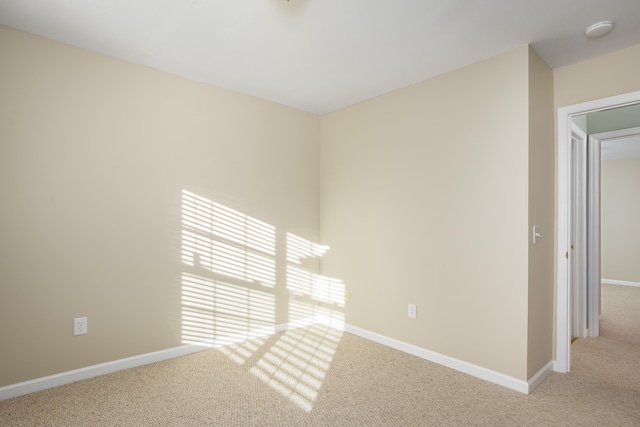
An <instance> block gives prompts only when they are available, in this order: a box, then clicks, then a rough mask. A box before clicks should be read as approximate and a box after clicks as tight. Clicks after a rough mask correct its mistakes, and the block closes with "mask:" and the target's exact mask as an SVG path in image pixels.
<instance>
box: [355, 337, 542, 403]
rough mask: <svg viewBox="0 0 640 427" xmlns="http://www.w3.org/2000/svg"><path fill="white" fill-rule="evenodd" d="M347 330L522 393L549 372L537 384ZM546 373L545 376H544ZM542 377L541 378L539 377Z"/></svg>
mask: <svg viewBox="0 0 640 427" xmlns="http://www.w3.org/2000/svg"><path fill="white" fill-rule="evenodd" d="M345 331H346V332H349V333H351V334H353V335H357V336H359V337H362V338H365V339H368V340H370V341H374V342H377V343H379V344H382V345H386V346H387V347H391V348H395V349H396V350H400V351H403V352H405V353H409V354H412V355H414V356H416V357H419V358H421V359H425V360H428V361H430V362H434V363H437V364H439V365H442V366H446V367H448V368H452V369H455V370H456V371H460V372H463V373H465V374H469V375H471V376H474V377H476V378H480V379H482V380H485V381H489V382H491V383H494V384H497V385H501V386H503V387H507V388H510V389H511V390H515V391H519V392H520V393H525V394H529V393H530V392H531V391H533V388H535V386H537V385H538V384H539V383H540V382H541V381H542V380H543V379H544V377H546V375H548V373H538V374H536V375H534V378H535V380H536V382H535V384H530V383H529V382H527V381H523V380H519V379H517V378H513V377H510V376H508V375H505V374H501V373H500V372H496V371H492V370H490V369H487V368H483V367H482V366H478V365H474V364H472V363H469V362H465V361H463V360H459V359H455V358H453V357H449V356H445V355H443V354H440V353H436V352H435V351H431V350H427V349H424V348H422V347H418V346H415V345H413V344H408V343H406V342H403V341H399V340H396V339H393V338H389V337H386V336H384V335H380V334H377V333H375V332H371V331H368V330H366V329H362V328H358V327H356V326H350V325H346V327H345ZM552 365H553V362H549V363H548V364H547V365H546V366H545V368H543V370H549V369H550V368H551V366H552ZM543 375H544V376H543ZM539 377H541V378H539Z"/></svg>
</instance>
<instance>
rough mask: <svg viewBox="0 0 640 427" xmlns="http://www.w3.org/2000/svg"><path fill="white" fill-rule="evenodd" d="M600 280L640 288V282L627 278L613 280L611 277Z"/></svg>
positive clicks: (610, 283) (605, 282)
mask: <svg viewBox="0 0 640 427" xmlns="http://www.w3.org/2000/svg"><path fill="white" fill-rule="evenodd" d="M600 282H601V283H604V284H607V285H620V286H634V287H636V288H640V282H629V281H626V280H611V279H602V280H601V281H600Z"/></svg>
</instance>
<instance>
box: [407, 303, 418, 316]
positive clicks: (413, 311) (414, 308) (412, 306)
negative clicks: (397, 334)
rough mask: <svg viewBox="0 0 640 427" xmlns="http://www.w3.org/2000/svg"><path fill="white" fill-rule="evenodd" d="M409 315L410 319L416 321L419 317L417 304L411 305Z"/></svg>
mask: <svg viewBox="0 0 640 427" xmlns="http://www.w3.org/2000/svg"><path fill="white" fill-rule="evenodd" d="M408 315H409V317H410V318H412V319H415V318H417V317H418V312H417V309H416V305H415V304H409V312H408Z"/></svg>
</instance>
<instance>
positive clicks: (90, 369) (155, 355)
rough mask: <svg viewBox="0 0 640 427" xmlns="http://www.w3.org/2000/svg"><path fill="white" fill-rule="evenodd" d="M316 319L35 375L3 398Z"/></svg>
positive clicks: (0, 390) (2, 390)
mask: <svg viewBox="0 0 640 427" xmlns="http://www.w3.org/2000/svg"><path fill="white" fill-rule="evenodd" d="M313 323H314V319H313V318H309V319H303V320H300V321H297V322H291V323H285V324H282V325H277V326H271V327H266V328H260V329H257V330H255V331H250V332H248V333H244V334H237V335H234V336H231V337H227V338H223V339H219V340H213V341H208V342H203V343H198V344H187V345H182V346H180V347H174V348H169V349H166V350H160V351H154V352H151V353H145V354H140V355H137V356H132V357H126V358H124V359H118V360H113V361H110V362H105V363H100V364H97V365H92V366H86V367H84V368H80V369H74V370H72V371H67V372H61V373H59V374H54V375H49V376H46V377H41V378H36V379H33V380H29V381H24V382H21V383H17V384H11V385H8V386H4V387H0V401H2V400H5V399H10V398H12V397H17V396H22V395H24V394H28V393H33V392H36V391H42V390H46V389H48V388H52V387H58V386H61V385H64V384H69V383H73V382H76V381H80V380H86V379H88V378H93V377H97V376H100V375H105V374H110V373H113V372H118V371H122V370H124V369H130V368H135V367H138V366H142V365H148V364H150V363H156V362H161V361H163V360H168V359H174V358H176V357H181V356H186V355H188V354H192V353H197V352H199V351H203V350H209V349H211V348H219V347H222V346H225V345H229V344H234V343H238V342H243V341H246V340H248V339H253V338H260V337H266V336H270V335H273V334H274V333H276V332H283V331H286V330H289V329H296V328H298V327H303V326H309V325H311V324H313Z"/></svg>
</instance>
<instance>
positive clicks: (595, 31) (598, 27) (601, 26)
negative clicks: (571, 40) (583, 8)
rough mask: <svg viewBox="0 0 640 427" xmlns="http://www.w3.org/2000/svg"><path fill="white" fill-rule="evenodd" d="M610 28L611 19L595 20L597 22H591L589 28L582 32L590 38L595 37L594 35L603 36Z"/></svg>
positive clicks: (611, 24) (611, 26)
mask: <svg viewBox="0 0 640 427" xmlns="http://www.w3.org/2000/svg"><path fill="white" fill-rule="evenodd" d="M612 29H613V22H612V21H602V22H597V23H595V24H593V25H592V26H590V27H589V28H587V30H586V31H585V32H584V34H585V36H587V37H589V38H590V39H592V38H595V37H600V36H604V35H605V34H607V33H608V32H609V31H611V30H612Z"/></svg>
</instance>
